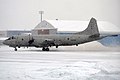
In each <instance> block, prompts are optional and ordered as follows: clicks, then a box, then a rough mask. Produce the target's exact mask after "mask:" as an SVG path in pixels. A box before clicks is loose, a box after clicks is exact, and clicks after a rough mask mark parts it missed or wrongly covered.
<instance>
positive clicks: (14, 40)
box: [3, 18, 112, 51]
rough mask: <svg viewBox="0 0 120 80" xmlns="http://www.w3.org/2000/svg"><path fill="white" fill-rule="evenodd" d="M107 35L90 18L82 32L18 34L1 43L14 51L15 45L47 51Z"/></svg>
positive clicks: (94, 20) (93, 19)
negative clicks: (102, 33)
mask: <svg viewBox="0 0 120 80" xmlns="http://www.w3.org/2000/svg"><path fill="white" fill-rule="evenodd" d="M107 36H112V35H107ZM107 36H106V35H105V36H101V35H100V33H99V30H98V25H97V21H96V19H95V18H91V20H90V22H89V25H88V27H87V28H86V29H85V30H84V31H82V32H78V33H73V34H66V35H62V34H52V35H51V34H49V35H38V36H33V35H24V36H23V35H18V36H12V37H10V38H8V39H6V40H5V41H4V42H3V44H5V45H9V46H10V47H13V48H15V51H17V47H18V48H20V47H37V48H42V51H49V47H51V46H56V48H58V46H71V45H76V46H78V44H83V43H87V42H91V41H95V40H99V39H102V38H104V37H107Z"/></svg>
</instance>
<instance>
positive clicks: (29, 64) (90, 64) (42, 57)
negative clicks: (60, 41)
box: [0, 42, 120, 80]
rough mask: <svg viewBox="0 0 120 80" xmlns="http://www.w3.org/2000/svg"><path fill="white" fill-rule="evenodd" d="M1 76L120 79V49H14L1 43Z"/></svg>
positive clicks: (11, 79)
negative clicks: (47, 50) (44, 50)
mask: <svg viewBox="0 0 120 80" xmlns="http://www.w3.org/2000/svg"><path fill="white" fill-rule="evenodd" d="M90 44H95V42H94V43H90ZM96 45H100V44H96ZM96 45H95V46H96ZM93 48H94V50H93ZM0 80H120V50H119V49H116V48H115V49H113V50H112V48H105V47H92V46H91V47H90V45H87V44H86V45H81V46H79V47H76V46H73V47H59V48H58V49H55V48H52V49H51V51H49V52H43V51H41V49H39V48H38V49H37V48H28V49H27V48H25V49H24V48H21V49H18V51H17V52H15V51H14V49H13V48H10V47H7V46H0Z"/></svg>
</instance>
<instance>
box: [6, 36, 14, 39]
mask: <svg viewBox="0 0 120 80" xmlns="http://www.w3.org/2000/svg"><path fill="white" fill-rule="evenodd" d="M11 39H15V37H14V36H12V37H10V38H8V39H7V40H11Z"/></svg>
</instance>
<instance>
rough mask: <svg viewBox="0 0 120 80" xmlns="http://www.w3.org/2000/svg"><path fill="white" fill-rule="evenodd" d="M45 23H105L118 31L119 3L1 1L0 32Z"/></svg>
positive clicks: (115, 0) (105, 0)
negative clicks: (53, 21) (57, 20)
mask: <svg viewBox="0 0 120 80" xmlns="http://www.w3.org/2000/svg"><path fill="white" fill-rule="evenodd" d="M40 10H43V11H44V17H43V18H44V19H52V20H55V19H60V20H89V19H90V18H91V17H95V18H96V19H97V20H102V21H108V22H111V23H113V24H115V25H116V26H118V27H120V0H0V30H1V29H4V30H5V29H32V28H34V27H35V26H36V25H37V24H38V23H39V22H40V15H39V14H38V11H40Z"/></svg>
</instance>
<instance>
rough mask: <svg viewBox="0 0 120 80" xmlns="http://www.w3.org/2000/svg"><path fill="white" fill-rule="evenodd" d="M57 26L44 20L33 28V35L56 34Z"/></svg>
mask: <svg viewBox="0 0 120 80" xmlns="http://www.w3.org/2000/svg"><path fill="white" fill-rule="evenodd" d="M56 33H57V28H55V27H54V26H53V25H52V24H50V23H49V22H48V21H46V20H44V21H42V22H40V23H39V24H38V25H37V26H36V27H35V28H34V29H33V30H32V35H48V34H56Z"/></svg>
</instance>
